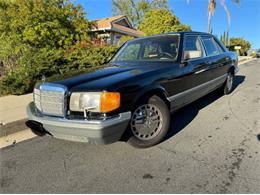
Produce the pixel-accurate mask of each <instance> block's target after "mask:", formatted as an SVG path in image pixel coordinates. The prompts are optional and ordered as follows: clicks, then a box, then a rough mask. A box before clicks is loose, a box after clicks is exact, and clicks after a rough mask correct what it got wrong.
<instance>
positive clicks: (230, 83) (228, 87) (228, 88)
mask: <svg viewBox="0 0 260 195" xmlns="http://www.w3.org/2000/svg"><path fill="white" fill-rule="evenodd" d="M233 88H234V73H233V72H231V71H229V72H228V75H227V78H226V81H225V83H224V84H223V86H222V87H221V88H220V90H221V93H222V94H224V95H228V94H230V93H231V92H232V91H233Z"/></svg>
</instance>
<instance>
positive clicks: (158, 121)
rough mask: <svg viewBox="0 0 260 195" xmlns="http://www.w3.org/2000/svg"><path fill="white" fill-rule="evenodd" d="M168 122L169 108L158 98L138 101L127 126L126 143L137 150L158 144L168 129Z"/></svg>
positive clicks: (169, 117) (169, 116)
mask: <svg viewBox="0 0 260 195" xmlns="http://www.w3.org/2000/svg"><path fill="white" fill-rule="evenodd" d="M148 115H149V116H148ZM170 120H171V115H170V111H169V108H168V106H167V105H166V103H165V102H164V101H163V100H162V99H161V98H160V97H158V96H155V95H154V96H152V97H150V98H148V99H147V100H144V99H143V100H141V101H139V102H138V104H137V105H136V106H135V108H134V109H133V111H132V117H131V120H130V122H129V125H128V130H127V131H128V135H129V139H128V143H129V144H130V145H132V146H134V147H137V148H147V147H151V146H154V145H156V144H158V143H160V142H161V141H162V140H163V138H164V137H165V136H166V134H167V132H168V130H169V128H170Z"/></svg>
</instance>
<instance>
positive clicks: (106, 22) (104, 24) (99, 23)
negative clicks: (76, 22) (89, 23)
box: [94, 15, 125, 29]
mask: <svg viewBox="0 0 260 195" xmlns="http://www.w3.org/2000/svg"><path fill="white" fill-rule="evenodd" d="M124 17H125V16H124V15H119V16H113V17H110V18H101V19H97V20H94V22H95V28H97V29H103V28H111V23H112V22H114V21H116V20H118V19H121V18H124Z"/></svg>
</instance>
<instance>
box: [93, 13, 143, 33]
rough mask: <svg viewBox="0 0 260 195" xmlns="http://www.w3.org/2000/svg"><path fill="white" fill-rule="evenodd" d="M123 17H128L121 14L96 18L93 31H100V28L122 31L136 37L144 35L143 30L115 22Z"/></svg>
mask: <svg viewBox="0 0 260 195" xmlns="http://www.w3.org/2000/svg"><path fill="white" fill-rule="evenodd" d="M121 18H122V19H123V18H126V20H128V19H127V17H126V16H124V15H119V16H113V17H110V18H101V19H97V20H94V21H93V22H94V25H93V29H92V30H93V31H98V30H111V31H115V32H120V33H123V34H127V35H130V36H134V37H140V36H142V35H143V33H142V32H141V31H138V30H136V29H134V28H129V27H126V26H123V25H120V24H116V23H114V22H115V21H117V20H119V19H121Z"/></svg>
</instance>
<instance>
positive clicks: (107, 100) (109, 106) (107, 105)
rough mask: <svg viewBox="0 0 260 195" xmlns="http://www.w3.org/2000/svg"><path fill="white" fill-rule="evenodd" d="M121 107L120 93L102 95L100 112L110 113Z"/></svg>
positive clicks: (104, 93)
mask: <svg viewBox="0 0 260 195" xmlns="http://www.w3.org/2000/svg"><path fill="white" fill-rule="evenodd" d="M119 107H120V93H118V92H103V93H102V95H101V102H100V111H101V112H110V111H112V110H115V109H117V108H119Z"/></svg>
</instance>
